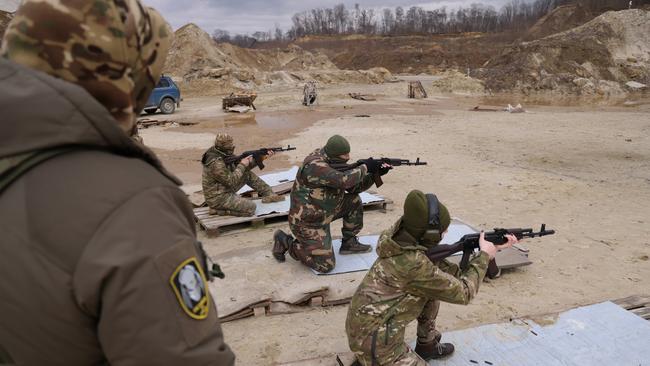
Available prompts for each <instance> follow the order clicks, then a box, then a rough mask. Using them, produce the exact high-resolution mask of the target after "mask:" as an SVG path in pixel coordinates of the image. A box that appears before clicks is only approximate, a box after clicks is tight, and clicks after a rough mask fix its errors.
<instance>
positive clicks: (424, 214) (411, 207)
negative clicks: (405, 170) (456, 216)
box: [402, 190, 451, 247]
mask: <svg viewBox="0 0 650 366" xmlns="http://www.w3.org/2000/svg"><path fill="white" fill-rule="evenodd" d="M438 219H439V224H438V225H435V226H433V227H429V203H428V200H427V197H426V195H425V194H424V193H422V191H419V190H412V191H411V192H409V194H408V195H407V196H406V200H404V215H402V228H403V229H404V230H406V231H407V232H408V233H409V234H410V235H411V236H412V237H413V238H415V239H416V240H417V241H418V242H419V243H420V244H422V245H424V246H426V247H430V246H435V245H437V244H438V243H439V242H440V240H441V238H439V237H438V238H434V240H431V239H430V238H429V237H428V235H425V233H427V230H429V229H432V230H436V231H438V232H439V233H440V234H442V233H443V232H445V230H447V228H448V227H449V224H450V223H451V218H450V216H449V211H448V210H447V207H445V205H443V204H442V203H441V202H438Z"/></svg>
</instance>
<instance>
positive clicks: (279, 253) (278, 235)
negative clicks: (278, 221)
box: [271, 230, 295, 262]
mask: <svg viewBox="0 0 650 366" xmlns="http://www.w3.org/2000/svg"><path fill="white" fill-rule="evenodd" d="M292 244H293V237H292V236H291V235H289V234H287V233H285V232H284V231H282V230H276V231H275V233H273V249H272V250H271V251H272V253H273V258H275V259H276V260H277V261H278V262H284V261H285V255H284V253H286V252H287V251H289V254H291V256H292V257H293V254H292V253H291V250H290V249H291V245H292ZM294 259H295V258H294Z"/></svg>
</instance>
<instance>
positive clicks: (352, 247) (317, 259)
mask: <svg viewBox="0 0 650 366" xmlns="http://www.w3.org/2000/svg"><path fill="white" fill-rule="evenodd" d="M349 159H350V144H349V143H348V141H347V140H346V139H345V138H343V137H341V136H339V135H334V136H332V137H331V138H330V139H329V140H328V141H327V144H326V145H325V147H324V148H322V149H317V150H316V151H314V152H312V153H311V154H309V155H308V156H307V157H306V158H305V160H304V162H303V164H302V166H301V167H300V169H299V170H298V174H297V175H296V181H295V183H294V185H293V189H292V190H291V209H290V210H289V228H290V229H291V232H292V233H293V235H295V239H294V238H293V237H292V236H290V235H287V234H285V233H284V232H283V231H282V230H278V231H276V232H275V235H274V244H273V256H274V257H275V259H277V260H278V261H280V262H283V261H284V260H285V253H286V252H287V251H288V252H289V255H291V257H292V258H293V259H295V260H298V261H301V262H302V263H304V264H305V265H306V266H308V267H310V268H313V269H315V270H317V271H319V272H323V273H326V272H329V271H331V270H332V269H333V268H334V266H335V264H336V259H335V256H334V250H333V249H332V236H331V234H330V223H331V222H332V221H334V220H336V219H340V218H342V219H343V228H342V229H341V233H342V234H343V242H342V244H341V249H340V251H339V254H353V253H364V252H368V251H370V250H371V249H372V247H371V246H370V245H365V244H361V243H359V241H358V240H357V234H359V232H360V231H361V229H362V228H363V207H362V203H361V197H359V193H361V192H363V191H365V190H367V189H368V188H370V187H371V186H372V184H373V183H374V181H373V178H372V174H371V173H374V172H378V173H380V174H386V172H388V170H389V169H390V166H388V165H383V166H382V165H381V163H380V162H376V164H373V165H372V166H367V165H365V164H363V165H360V166H359V167H357V168H354V169H350V170H347V171H343V172H340V171H337V170H336V169H333V168H332V167H331V166H330V164H333V163H345V162H347V161H348V160H349Z"/></svg>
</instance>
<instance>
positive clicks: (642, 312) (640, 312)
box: [630, 307, 650, 320]
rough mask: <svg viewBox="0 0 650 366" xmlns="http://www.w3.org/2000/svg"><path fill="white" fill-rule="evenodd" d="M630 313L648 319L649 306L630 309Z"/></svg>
mask: <svg viewBox="0 0 650 366" xmlns="http://www.w3.org/2000/svg"><path fill="white" fill-rule="evenodd" d="M630 311H631V312H632V313H634V314H636V315H638V316H640V317H642V318H643V319H646V320H649V319H650V307H643V308H637V309H632V310H630Z"/></svg>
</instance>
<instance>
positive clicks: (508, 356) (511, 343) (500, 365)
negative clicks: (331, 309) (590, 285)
mask: <svg viewBox="0 0 650 366" xmlns="http://www.w3.org/2000/svg"><path fill="white" fill-rule="evenodd" d="M552 320H554V321H553V322H552V324H550V325H545V326H541V325H538V324H537V323H535V322H534V321H533V320H530V319H515V320H513V321H512V322H509V323H501V324H490V325H484V326H480V327H477V328H470V329H464V330H458V331H453V332H448V333H445V334H444V335H443V341H445V342H451V343H453V344H454V345H455V346H456V352H455V353H454V354H453V355H452V356H451V357H449V358H448V359H443V360H435V361H430V362H429V365H431V366H434V365H435V366H461V365H462V366H466V365H483V366H487V365H494V366H587V365H588V366H601V365H602V366H606V365H607V366H610V365H621V366H647V365H650V322H648V321H647V320H645V319H643V318H641V317H639V316H637V315H634V314H633V313H631V312H629V311H626V310H625V309H623V308H621V307H620V306H618V305H616V304H614V303H612V302H609V301H608V302H604V303H600V304H595V305H589V306H584V307H580V308H577V309H572V310H569V311H566V312H564V313H561V314H560V315H559V316H558V318H557V319H552ZM412 346H413V344H412Z"/></svg>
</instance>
